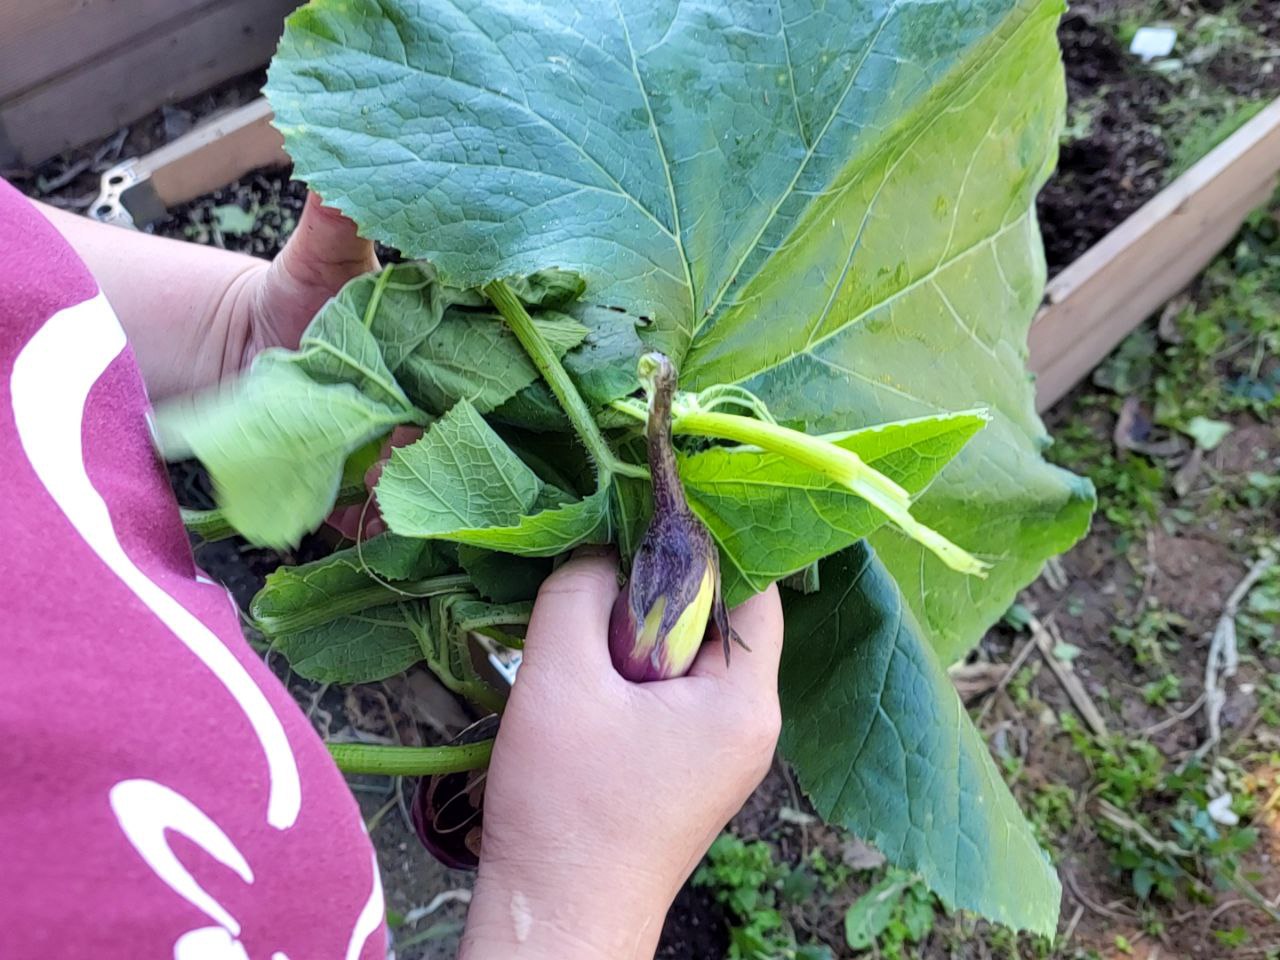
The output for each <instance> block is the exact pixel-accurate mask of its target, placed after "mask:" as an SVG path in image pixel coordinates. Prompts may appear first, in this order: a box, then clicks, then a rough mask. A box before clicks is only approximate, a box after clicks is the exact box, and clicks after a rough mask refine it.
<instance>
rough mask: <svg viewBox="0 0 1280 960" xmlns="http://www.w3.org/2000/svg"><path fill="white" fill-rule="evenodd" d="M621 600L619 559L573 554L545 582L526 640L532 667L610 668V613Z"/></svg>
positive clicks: (611, 667)
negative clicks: (619, 593) (614, 603)
mask: <svg viewBox="0 0 1280 960" xmlns="http://www.w3.org/2000/svg"><path fill="white" fill-rule="evenodd" d="M617 596H618V561H617V559H616V557H614V556H613V555H612V554H611V553H610V554H608V555H603V556H602V555H599V554H595V555H591V556H581V555H575V556H574V557H573V558H572V559H571V560H570V561H569V562H568V563H566V564H564V565H563V566H562V567H560V568H559V569H558V570H556V571H555V572H554V573H552V574H551V576H549V577H547V579H546V580H544V581H543V583H542V587H541V588H540V589H539V590H538V599H537V600H536V601H535V602H534V605H533V615H532V617H530V619H529V630H528V635H527V637H526V639H525V650H524V655H525V660H526V661H527V662H528V664H530V665H533V666H538V667H539V668H541V667H543V666H550V667H551V668H552V669H556V670H565V669H568V670H580V669H583V668H585V669H586V670H588V671H592V672H595V671H599V670H602V669H608V670H612V669H613V665H612V663H611V662H610V660H609V613H610V611H611V610H612V609H613V601H614V600H615V599H616V598H617Z"/></svg>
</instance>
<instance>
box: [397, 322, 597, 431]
mask: <svg viewBox="0 0 1280 960" xmlns="http://www.w3.org/2000/svg"><path fill="white" fill-rule="evenodd" d="M534 323H535V324H536V325H537V327H538V330H539V332H541V333H542V335H543V336H544V337H545V338H546V339H547V342H548V343H550V344H551V345H552V347H553V348H555V351H556V353H557V354H563V353H564V352H565V351H566V350H569V349H571V348H572V347H576V346H577V345H578V344H579V343H581V342H582V340H583V338H584V337H585V336H586V335H587V329H586V327H584V326H582V324H580V323H578V322H577V321H576V320H574V319H573V318H572V317H568V316H566V315H564V314H561V313H556V312H554V311H546V312H544V313H541V314H539V315H538V317H537V318H535V320H534ZM396 372H397V374H398V376H399V377H400V379H401V381H402V382H403V383H404V386H405V389H406V390H408V391H409V393H410V394H412V395H413V398H414V399H415V400H416V401H418V403H420V404H421V405H422V406H423V408H424V409H427V410H431V411H433V412H437V413H438V412H442V411H444V410H447V409H449V407H450V406H452V405H453V404H454V402H456V401H457V400H467V401H468V402H470V403H471V405H472V406H474V407H475V408H476V410H478V411H479V412H481V413H488V412H489V411H490V410H492V409H493V408H494V407H496V406H498V405H500V404H501V403H503V402H504V401H506V400H509V399H510V398H511V397H513V396H515V395H516V394H517V393H519V392H520V391H521V390H523V389H524V388H525V387H528V386H529V385H530V384H532V383H533V382H534V381H535V380H537V379H538V369H537V368H536V367H535V366H534V365H533V361H532V360H530V359H529V356H528V354H526V353H525V352H524V348H523V347H521V346H520V341H518V340H517V339H516V338H515V334H513V333H512V332H511V331H510V330H509V329H508V328H507V326H506V324H505V323H503V322H502V319H501V318H500V317H498V316H497V315H496V314H474V313H462V312H454V313H449V314H446V315H445V317H444V319H443V320H442V321H441V323H440V324H439V326H437V327H436V329H435V331H434V332H433V333H432V334H431V336H430V337H429V338H427V339H426V340H424V341H423V342H422V344H420V345H419V346H418V347H417V349H415V350H414V351H413V353H411V354H410V355H409V356H407V357H406V358H405V360H404V362H403V363H402V364H401V365H400V367H399V368H398V370H397V371H396Z"/></svg>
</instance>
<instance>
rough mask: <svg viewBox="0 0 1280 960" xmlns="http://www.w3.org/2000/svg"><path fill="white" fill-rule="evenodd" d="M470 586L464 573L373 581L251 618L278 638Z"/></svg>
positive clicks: (263, 632)
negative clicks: (294, 609)
mask: <svg viewBox="0 0 1280 960" xmlns="http://www.w3.org/2000/svg"><path fill="white" fill-rule="evenodd" d="M470 586H471V578H470V577H469V576H467V575H466V574H465V573H451V574H446V575H445V576H441V577H430V578H428V579H426V580H413V581H410V582H408V583H399V584H395V585H394V586H391V585H386V584H383V583H381V582H378V581H373V582H371V583H370V585H369V586H367V587H362V588H360V589H359V590H351V591H348V592H347V593H341V594H338V595H337V596H336V597H331V598H330V599H329V600H328V601H327V602H326V603H322V604H313V605H311V606H308V607H304V608H303V609H301V610H298V611H297V612H295V613H291V614H288V615H285V616H267V617H260V618H258V619H256V620H255V621H254V624H255V626H257V628H258V630H259V631H261V632H262V635H263V636H265V637H279V636H283V635H284V634H288V633H297V632H298V631H299V630H306V629H308V628H310V627H318V626H320V625H321V624H324V623H328V622H329V621H330V620H334V619H337V618H338V617H344V616H349V615H351V614H353V613H359V612H360V611H361V610H368V609H371V608H373V607H385V606H388V605H389V604H392V603H400V602H402V601H404V600H422V599H425V598H427V597H438V596H440V595H441V594H445V593H454V592H456V591H459V590H466V589H468V588H469V587H470Z"/></svg>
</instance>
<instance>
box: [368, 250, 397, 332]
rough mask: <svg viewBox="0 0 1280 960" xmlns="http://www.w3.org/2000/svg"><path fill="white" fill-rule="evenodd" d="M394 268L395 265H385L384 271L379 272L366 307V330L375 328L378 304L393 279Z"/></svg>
mask: <svg viewBox="0 0 1280 960" xmlns="http://www.w3.org/2000/svg"><path fill="white" fill-rule="evenodd" d="M394 270H395V266H394V265H392V266H388V267H383V268H382V273H380V274H378V279H377V280H375V281H374V283H373V293H371V294H369V303H368V305H367V306H366V307H365V309H364V328H365V329H366V330H372V329H373V318H374V317H376V316H377V315H378V305H379V304H380V303H381V302H382V291H383V290H385V289H387V284H388V283H389V282H390V281H391V274H392V272H394Z"/></svg>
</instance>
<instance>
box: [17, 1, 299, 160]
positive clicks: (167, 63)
mask: <svg viewBox="0 0 1280 960" xmlns="http://www.w3.org/2000/svg"><path fill="white" fill-rule="evenodd" d="M99 2H101V0H99ZM128 2H130V3H137V2H138V0H128ZM178 2H186V0H178ZM297 5H298V0H216V2H213V3H206V4H203V5H201V6H200V7H199V8H198V9H194V10H189V11H188V13H187V15H185V16H182V17H180V18H177V22H171V21H166V24H162V25H161V28H160V29H159V30H158V31H153V32H151V33H149V34H144V35H141V36H139V37H138V38H135V39H134V40H131V41H129V42H127V43H125V44H124V45H123V46H118V47H113V48H111V49H109V50H108V51H106V52H104V53H103V54H102V55H100V56H98V57H95V58H91V59H90V60H88V61H86V62H83V63H81V64H80V65H78V66H76V67H74V68H72V69H70V70H66V71H62V72H60V73H57V74H56V75H54V76H52V77H51V78H49V79H48V80H47V81H46V82H42V83H39V84H37V85H36V86H33V87H28V88H26V89H25V91H24V92H22V93H20V94H18V95H15V96H13V97H11V98H10V99H8V100H3V101H0V165H5V166H12V165H18V164H32V163H35V162H38V161H39V160H42V159H44V158H45V157H48V156H51V155H53V154H55V153H57V152H58V151H60V150H63V149H65V148H67V147H70V146H75V145H78V144H80V143H86V142H89V141H91V140H94V139H96V138H98V137H102V136H106V135H108V134H110V133H111V132H112V131H114V130H116V129H118V128H119V127H121V126H123V125H125V124H128V123H130V122H132V121H134V120H136V119H138V118H139V117H142V116H145V115H146V114H147V113H150V112H151V111H152V110H154V109H156V108H157V107H159V106H161V105H162V104H165V103H172V102H174V101H176V100H181V99H182V98H184V97H189V96H192V95H194V94H196V93H199V92H201V91H202V90H206V89H208V88H209V87H211V86H213V85H215V84H217V83H220V82H221V81H223V80H226V79H228V78H229V77H233V76H236V75H238V74H242V73H246V72H248V71H250V70H253V69H255V68H257V67H260V66H262V65H263V64H264V63H266V62H267V60H269V59H270V57H271V54H272V53H273V52H274V50H275V45H276V41H277V40H278V39H279V36H280V32H281V29H282V26H283V21H284V17H285V16H286V15H287V14H288V13H289V12H291V11H292V9H293V8H294V7H296V6H297ZM108 6H123V0H120V2H117V3H116V4H108ZM70 22H71V23H74V18H72V20H71V21H70ZM64 26H65V25H64ZM82 29H83V28H82V27H80V26H79V25H75V26H74V27H69V28H68V29H67V30H66V33H67V35H68V36H71V35H75V34H78V32H79V31H80V30H82Z"/></svg>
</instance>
